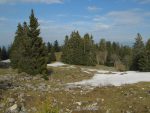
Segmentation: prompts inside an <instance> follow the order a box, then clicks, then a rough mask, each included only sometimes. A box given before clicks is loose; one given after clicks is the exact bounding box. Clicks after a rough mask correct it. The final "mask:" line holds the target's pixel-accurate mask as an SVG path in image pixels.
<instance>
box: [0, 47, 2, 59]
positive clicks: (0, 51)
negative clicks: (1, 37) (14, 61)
mask: <svg viewBox="0 0 150 113" xmlns="http://www.w3.org/2000/svg"><path fill="white" fill-rule="evenodd" d="M1 57H2V49H1V47H0V61H1Z"/></svg>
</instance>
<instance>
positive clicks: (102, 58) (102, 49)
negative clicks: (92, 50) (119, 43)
mask: <svg viewBox="0 0 150 113" xmlns="http://www.w3.org/2000/svg"><path fill="white" fill-rule="evenodd" d="M106 58H107V48H106V41H105V39H101V40H100V42H99V45H98V48H97V63H98V64H101V65H104V64H105V62H106Z"/></svg>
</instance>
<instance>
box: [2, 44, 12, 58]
mask: <svg viewBox="0 0 150 113" xmlns="http://www.w3.org/2000/svg"><path fill="white" fill-rule="evenodd" d="M10 48H11V47H8V48H6V47H5V46H2V47H0V61H1V60H7V59H9V55H10Z"/></svg>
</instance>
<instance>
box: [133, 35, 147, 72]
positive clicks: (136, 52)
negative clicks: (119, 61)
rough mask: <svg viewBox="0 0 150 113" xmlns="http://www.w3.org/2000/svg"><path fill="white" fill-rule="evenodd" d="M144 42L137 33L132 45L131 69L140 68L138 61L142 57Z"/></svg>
mask: <svg viewBox="0 0 150 113" xmlns="http://www.w3.org/2000/svg"><path fill="white" fill-rule="evenodd" d="M143 51H144V43H143V40H142V36H141V35H140V34H139V33H138V34H137V37H136V39H135V43H134V46H133V56H132V58H133V59H132V67H131V69H132V70H140V66H139V61H140V60H141V58H142V57H143V56H142V55H143Z"/></svg>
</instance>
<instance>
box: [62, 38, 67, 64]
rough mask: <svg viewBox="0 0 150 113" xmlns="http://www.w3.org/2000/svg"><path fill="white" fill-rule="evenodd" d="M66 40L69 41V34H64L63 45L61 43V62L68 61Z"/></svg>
mask: <svg viewBox="0 0 150 113" xmlns="http://www.w3.org/2000/svg"><path fill="white" fill-rule="evenodd" d="M68 41H69V36H67V35H66V36H65V41H64V45H63V48H62V55H61V61H62V62H66V63H68V61H67V60H68V59H69V58H68V56H69V55H68V51H69V50H68V49H69V48H68Z"/></svg>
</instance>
